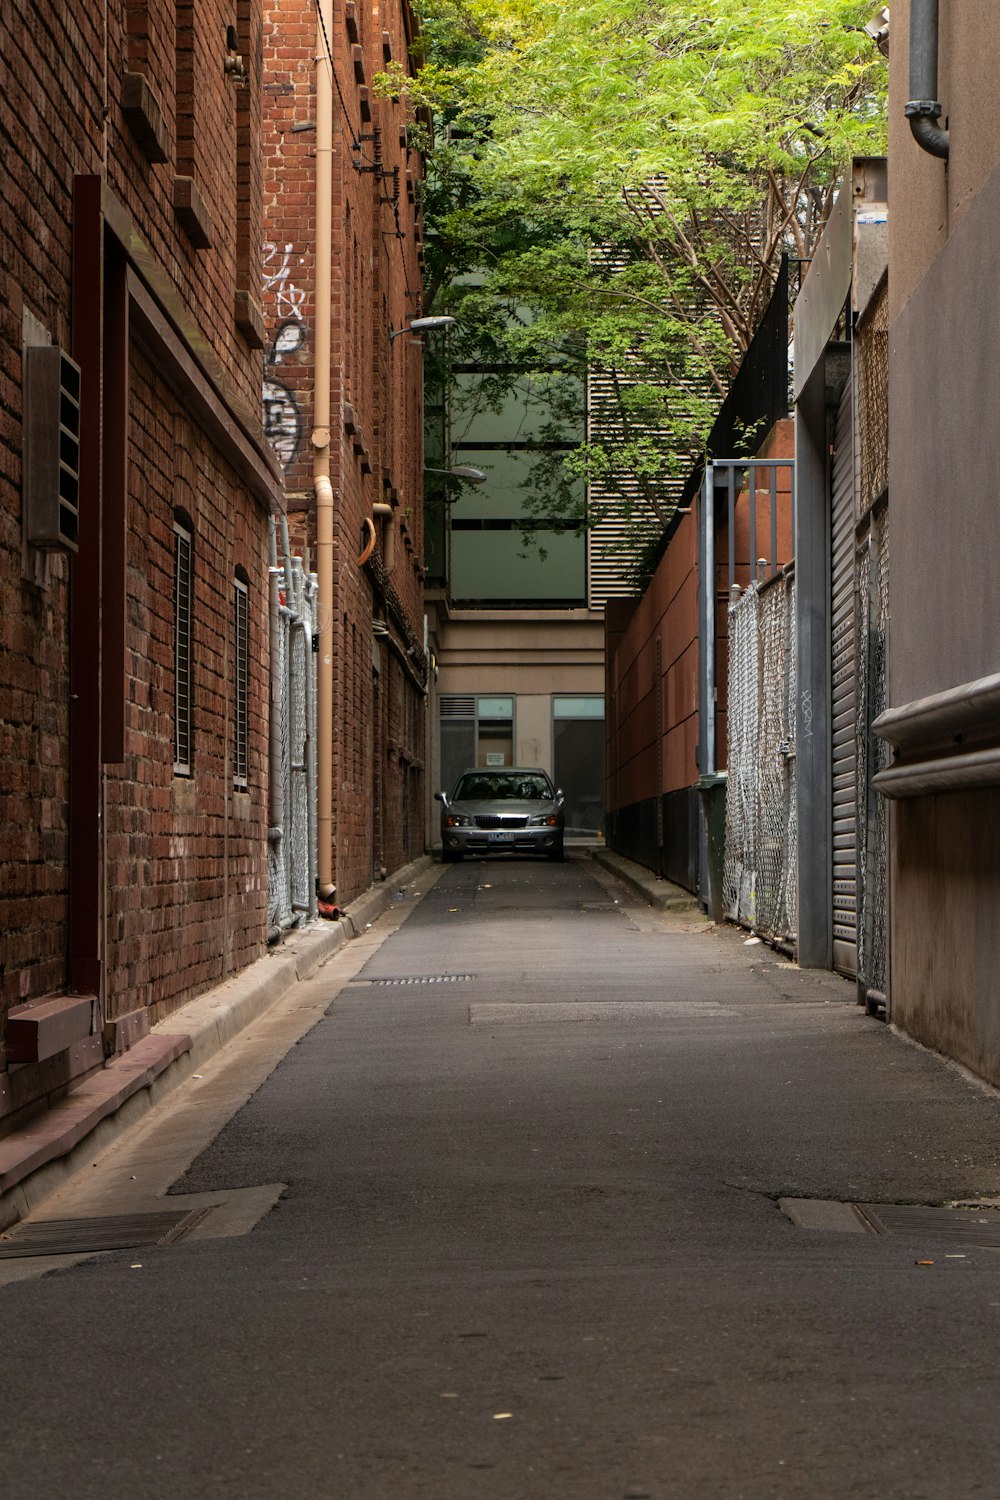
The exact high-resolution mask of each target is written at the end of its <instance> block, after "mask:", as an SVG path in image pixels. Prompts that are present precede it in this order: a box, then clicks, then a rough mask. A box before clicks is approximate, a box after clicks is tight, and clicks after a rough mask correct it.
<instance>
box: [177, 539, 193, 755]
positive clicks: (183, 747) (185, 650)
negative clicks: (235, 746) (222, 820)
mask: <svg viewBox="0 0 1000 1500" xmlns="http://www.w3.org/2000/svg"><path fill="white" fill-rule="evenodd" d="M191 575H192V555H191V533H190V531H188V530H187V529H186V528H185V527H184V526H182V525H181V524H180V522H179V521H175V522H174V775H175V776H190V775H191V698H192V693H191V687H192V683H191V597H192V577H191Z"/></svg>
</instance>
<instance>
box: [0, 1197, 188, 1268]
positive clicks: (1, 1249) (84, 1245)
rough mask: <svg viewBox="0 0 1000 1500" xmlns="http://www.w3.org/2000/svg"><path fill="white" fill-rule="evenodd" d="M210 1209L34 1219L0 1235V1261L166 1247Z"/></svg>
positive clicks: (185, 1232)
mask: <svg viewBox="0 0 1000 1500" xmlns="http://www.w3.org/2000/svg"><path fill="white" fill-rule="evenodd" d="M209 1212H210V1209H196V1210H194V1211H192V1210H191V1209H182V1210H181V1211H180V1212H178V1211H177V1210H176V1209H174V1210H173V1211H172V1212H170V1213H166V1212H164V1213H150V1214H120V1215H116V1216H114V1217H113V1218H104V1219H36V1220H35V1221H34V1222H32V1223H29V1224H23V1225H19V1226H16V1227H15V1228H13V1229H11V1230H8V1231H7V1233H6V1234H2V1235H0V1260H16V1259H18V1258H20V1257H23V1256H28V1255H87V1254H92V1253H94V1252H96V1251H98V1250H131V1249H133V1248H134V1247H135V1246H137V1245H170V1244H173V1243H174V1241H175V1240H179V1239H180V1238H181V1237H182V1236H183V1235H185V1234H187V1232H188V1231H189V1230H190V1229H193V1228H194V1226H195V1225H196V1224H199V1223H200V1222H201V1220H202V1219H203V1218H204V1217H205V1215H206V1213H209Z"/></svg>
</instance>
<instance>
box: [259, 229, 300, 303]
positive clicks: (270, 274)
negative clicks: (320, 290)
mask: <svg viewBox="0 0 1000 1500" xmlns="http://www.w3.org/2000/svg"><path fill="white" fill-rule="evenodd" d="M293 249H294V246H293V245H291V244H288V245H285V246H280V245H277V244H275V243H274V241H273V240H265V242H264V246H263V261H262V268H263V273H264V274H263V283H264V291H265V292H273V293H274V300H275V307H276V311H277V314H278V317H279V318H286V317H291V318H299V319H301V318H302V317H303V316H304V314H303V311H302V306H303V303H304V302H305V300H306V294H305V291H304V290H303V288H302V287H298V286H296V285H295V283H294V281H293V280H292V250H293ZM279 255H280V257H281V258H280V260H279V259H278V257H279ZM301 263H302V262H301V260H300V261H299V264H300V265H301Z"/></svg>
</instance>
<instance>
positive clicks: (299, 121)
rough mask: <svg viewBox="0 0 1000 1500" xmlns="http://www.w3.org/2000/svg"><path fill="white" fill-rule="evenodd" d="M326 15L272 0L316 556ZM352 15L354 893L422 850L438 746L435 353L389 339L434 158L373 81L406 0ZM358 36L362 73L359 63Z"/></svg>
mask: <svg viewBox="0 0 1000 1500" xmlns="http://www.w3.org/2000/svg"><path fill="white" fill-rule="evenodd" d="M315 17H316V12H315V8H314V7H313V6H312V5H311V4H310V5H307V4H305V3H303V0H273V3H272V4H271V5H270V7H269V9H268V13H267V18H266V26H265V46H266V50H267V57H268V60H269V66H270V69H271V73H270V83H269V87H268V90H267V95H266V108H267V111H268V119H269V129H268V131H267V163H268V168H269V174H268V177H269V184H270V193H269V196H268V199H267V209H266V224H265V238H266V243H265V248H264V305H265V315H266V319H267V328H268V344H267V348H266V351H265V357H266V371H265V382H266V383H265V400H266V402H267V403H268V415H269V425H270V427H271V429H272V441H274V443H275V445H276V449H277V451H278V452H279V454H280V456H281V459H282V463H283V465H284V467H285V475H286V483H287V486H288V491H289V509H290V512H292V516H291V525H292V532H293V536H294V537H295V539H296V542H297V544H298V545H299V546H300V548H307V549H311V547H312V544H313V542H314V525H315V522H314V505H313V499H312V472H313V452H312V447H311V444H310V441H309V438H310V434H311V432H312V428H313V425H314V424H313V416H312V391H313V382H314V378H315V370H314V363H313V360H314V336H315V326H314V318H315V265H314V255H315V218H314V182H315V130H314V129H312V128H311V127H310V128H306V129H302V130H295V129H293V126H295V125H300V126H308V125H309V122H311V121H314V120H315V114H316V110H315V70H314V61H313V59H314V55H315V51H316V31H315V26H316V20H315ZM351 25H352V26H353V27H356V31H357V41H356V42H355V40H354V36H353V35H352V34H351V31H349V26H348V18H347V15H346V13H345V12H344V10H343V9H341V8H339V7H338V8H337V9H336V10H335V12H334V20H333V27H332V32H331V34H330V36H329V43H330V50H331V54H332V59H333V66H334V70H335V75H336V85H335V87H334V102H333V109H334V158H333V194H334V208H333V246H332V273H333V284H332V304H333V305H332V317H331V348H332V365H333V369H332V381H333V384H332V434H331V436H332V441H331V451H330V472H331V480H332V484H333V490H334V499H335V512H334V597H333V600H332V602H331V605H330V607H329V608H328V609H327V610H326V611H323V610H322V609H321V615H322V616H323V617H324V620H325V624H326V628H327V630H328V631H329V642H330V646H331V647H332V654H333V659H334V744H333V769H332V779H333V817H334V849H333V863H334V874H335V880H336V883H337V898H338V900H339V901H341V902H344V901H348V900H350V899H351V897H352V896H354V895H356V894H357V893H358V892H359V891H361V890H364V889H366V888H367V886H368V885H369V884H370V883H371V880H372V877H373V874H376V875H377V873H378V872H379V870H380V869H382V868H385V869H386V870H387V871H390V872H391V871H392V870H394V869H396V868H398V867H399V865H401V864H402V863H404V862H405V861H406V860H407V859H410V858H412V857H414V856H415V855H416V854H418V853H419V852H420V851H421V850H422V848H423V836H422V826H421V817H420V815H419V812H418V811H415V810H414V809H415V808H418V807H419V805H420V801H421V798H422V780H421V778H422V760H423V745H424V724H423V715H424V707H423V693H422V689H421V686H420V685H419V682H418V681H415V680H414V674H415V671H416V666H417V664H418V662H417V653H419V650H420V649H421V648H422V644H423V603H422V598H423V596H422V587H421V578H422V572H421V554H422V548H423V535H422V515H421V508H422V488H423V486H422V462H423V461H422V434H421V421H422V419H421V365H420V361H421V355H420V352H419V349H418V348H416V347H415V346H414V344H413V343H412V342H411V341H410V340H409V339H407V337H406V336H403V337H400V338H397V339H394V340H392V341H391V342H390V340H389V330H390V328H392V329H398V328H402V327H403V326H404V324H405V323H406V322H407V321H408V320H409V319H410V318H412V317H413V316H415V315H417V314H418V312H419V300H418V294H419V290H420V269H419V264H418V241H417V207H416V204H415V203H413V202H411V201H410V194H409V193H408V191H407V172H408V171H409V172H410V173H411V175H412V177H414V178H415V177H417V176H419V174H420V171H421V163H420V160H419V157H418V156H417V154H416V153H415V152H413V151H410V150H408V149H407V147H406V144H405V138H404V139H403V140H402V141H401V131H403V130H404V128H405V123H406V116H405V110H404V107H403V106H402V105H399V104H394V103H392V102H391V101H382V100H377V99H374V98H372V97H371V96H370V85H371V82H372V79H373V77H374V74H375V73H376V72H378V71H379V70H380V69H382V68H384V66H385V61H386V57H385V52H384V50H383V32H384V31H385V32H386V33H387V34H388V46H389V50H390V52H391V54H392V56H393V57H394V58H396V59H397V60H399V61H403V62H405V60H406V57H407V35H406V25H407V16H406V15H405V14H404V10H403V8H402V6H401V5H399V4H398V3H393V4H390V5H389V6H388V7H384V8H383V11H382V13H381V14H380V13H379V12H378V10H377V9H376V7H374V6H373V5H372V4H371V3H370V0H359V3H358V4H357V6H356V9H355V15H354V17H353V18H352V19H351ZM356 46H357V47H360V48H361V54H360V57H361V68H362V71H363V74H364V79H365V82H364V83H362V82H361V81H360V79H359V77H358V76H357V72H356V54H355V52H354V48H355V47H356ZM366 116H367V117H366ZM394 169H398V182H399V197H398V200H396V199H395V194H394V186H395V184H394ZM383 199H387V200H388V201H382V200H383ZM397 230H398V233H397ZM385 503H389V504H392V505H393V507H394V509H393V514H392V516H391V517H387V518H385V519H378V520H377V522H376V527H377V532H378V544H377V548H376V553H375V557H374V559H373V561H372V564H371V565H370V566H367V567H362V566H360V565H359V563H358V560H357V559H358V557H359V554H360V551H361V546H362V539H363V526H364V522H365V519H366V518H371V517H373V515H374V509H373V507H374V506H375V505H377V504H385ZM296 509H297V510H298V514H295V511H296ZM313 555H314V554H313ZM386 584H388V586H389V591H390V597H389V599H387V598H386V589H385V585H386ZM373 618H375V619H379V620H384V621H385V623H386V625H387V627H388V631H389V634H388V636H381V635H380V636H379V638H378V641H377V644H374V645H373V633H372V620H373ZM324 620H321V623H324ZM414 648H416V650H415V651H414ZM321 649H322V647H321ZM408 651H409V652H411V653H412V654H409V655H408V654H407V653H408ZM376 667H377V672H376V670H375V669H376ZM406 799H408V801H407V800H406ZM404 807H405V809H406V814H405V815H404Z"/></svg>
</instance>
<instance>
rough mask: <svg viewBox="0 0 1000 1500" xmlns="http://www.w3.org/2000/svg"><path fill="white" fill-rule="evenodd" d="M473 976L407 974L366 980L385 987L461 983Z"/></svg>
mask: <svg viewBox="0 0 1000 1500" xmlns="http://www.w3.org/2000/svg"><path fill="white" fill-rule="evenodd" d="M475 977H476V976H475V974H407V975H405V976H404V977H403V978H401V979H369V980H368V981H367V982H368V984H371V985H376V986H377V987H378V988H380V989H385V988H386V987H387V986H388V985H394V984H462V983H464V982H465V981H467V980H470V979H475Z"/></svg>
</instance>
